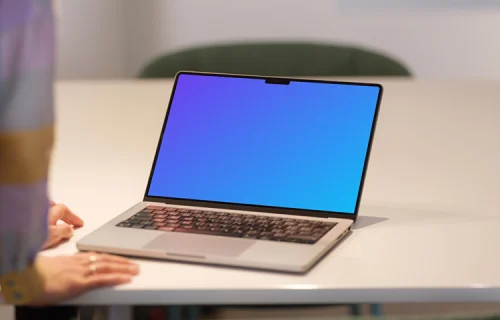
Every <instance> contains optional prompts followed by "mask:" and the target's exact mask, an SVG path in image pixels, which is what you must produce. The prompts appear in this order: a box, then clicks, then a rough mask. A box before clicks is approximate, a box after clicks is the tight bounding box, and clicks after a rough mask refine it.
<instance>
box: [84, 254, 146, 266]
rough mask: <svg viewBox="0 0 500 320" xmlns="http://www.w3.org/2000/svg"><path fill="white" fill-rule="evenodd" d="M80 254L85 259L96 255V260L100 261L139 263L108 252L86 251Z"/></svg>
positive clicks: (87, 259)
mask: <svg viewBox="0 0 500 320" xmlns="http://www.w3.org/2000/svg"><path fill="white" fill-rule="evenodd" d="M78 256H80V257H81V258H82V259H84V260H85V261H90V260H89V259H90V257H92V256H94V257H95V258H96V261H99V262H114V263H122V264H133V265H137V264H136V263H135V262H133V261H131V260H129V259H127V258H124V257H120V256H115V255H110V254H106V253H95V252H86V253H79V254H78Z"/></svg>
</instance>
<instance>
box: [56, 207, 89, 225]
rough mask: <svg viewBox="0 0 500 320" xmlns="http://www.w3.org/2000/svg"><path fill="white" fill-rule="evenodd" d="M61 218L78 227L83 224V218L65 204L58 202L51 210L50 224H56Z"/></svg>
mask: <svg viewBox="0 0 500 320" xmlns="http://www.w3.org/2000/svg"><path fill="white" fill-rule="evenodd" d="M59 220H62V221H64V222H66V223H67V224H71V225H74V226H75V227H77V228H80V227H82V226H83V220H82V219H81V218H80V217H79V216H77V215H76V214H74V213H73V212H72V211H71V210H70V209H69V208H68V207H67V206H65V205H64V204H56V205H54V206H52V207H51V208H50V210H49V225H54V224H56V223H57V221H59Z"/></svg>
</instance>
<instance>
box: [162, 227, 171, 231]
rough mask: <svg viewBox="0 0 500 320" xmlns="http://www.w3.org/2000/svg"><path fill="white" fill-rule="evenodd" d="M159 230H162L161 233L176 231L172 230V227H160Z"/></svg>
mask: <svg viewBox="0 0 500 320" xmlns="http://www.w3.org/2000/svg"><path fill="white" fill-rule="evenodd" d="M158 230H161V231H174V230H175V228H172V227H160V228H158Z"/></svg>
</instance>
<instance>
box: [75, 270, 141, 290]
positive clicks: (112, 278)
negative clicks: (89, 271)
mask: <svg viewBox="0 0 500 320" xmlns="http://www.w3.org/2000/svg"><path fill="white" fill-rule="evenodd" d="M131 280H132V276H131V275H128V274H120V273H104V274H95V275H93V276H89V277H87V278H86V279H85V281H84V282H83V291H87V290H93V289H97V288H104V287H113V286H117V285H120V284H125V283H129V282H130V281H131Z"/></svg>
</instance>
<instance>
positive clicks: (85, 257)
mask: <svg viewBox="0 0 500 320" xmlns="http://www.w3.org/2000/svg"><path fill="white" fill-rule="evenodd" d="M36 265H37V270H38V271H39V272H40V275H41V277H42V279H43V281H44V290H43V293H42V294H41V295H40V296H39V297H38V298H36V299H35V300H34V301H32V302H31V303H30V305H31V306H44V305H52V304H55V303H58V302H61V301H65V300H68V299H71V298H75V297H77V296H79V295H80V294H82V293H85V292H87V291H89V290H93V289H97V288H103V287H111V286H115V285H120V284H125V283H128V282H130V281H131V279H132V278H133V277H134V276H135V275H137V274H138V273H139V267H138V265H137V264H135V263H133V262H131V261H130V260H128V259H126V258H122V257H118V256H113V255H108V254H98V253H87V252H86V253H78V254H75V255H73V256H58V257H46V256H38V258H37V261H36Z"/></svg>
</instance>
